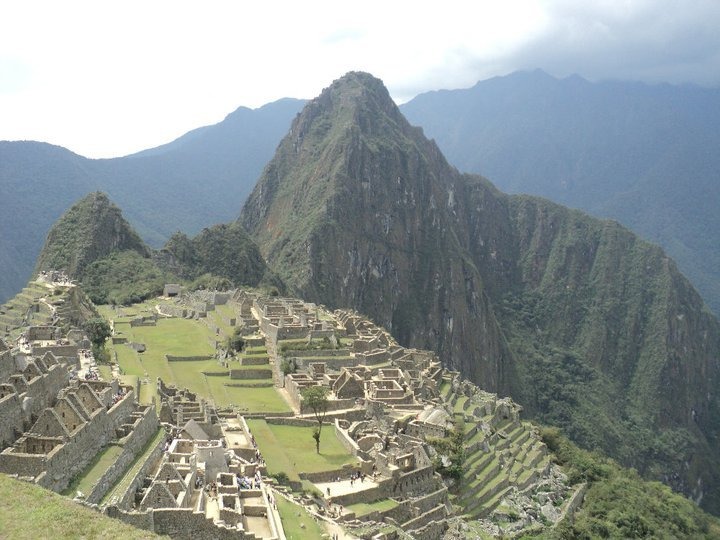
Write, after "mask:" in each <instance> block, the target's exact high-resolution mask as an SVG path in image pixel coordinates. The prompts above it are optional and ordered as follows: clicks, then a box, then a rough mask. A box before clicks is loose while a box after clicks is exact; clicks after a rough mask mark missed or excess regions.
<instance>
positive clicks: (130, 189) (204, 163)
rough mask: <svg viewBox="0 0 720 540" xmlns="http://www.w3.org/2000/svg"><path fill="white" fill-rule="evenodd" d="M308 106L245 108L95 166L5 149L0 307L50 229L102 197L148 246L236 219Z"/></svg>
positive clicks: (2, 145)
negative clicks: (91, 198) (89, 197)
mask: <svg viewBox="0 0 720 540" xmlns="http://www.w3.org/2000/svg"><path fill="white" fill-rule="evenodd" d="M302 104H303V101H301V100H295V99H283V100H280V101H277V102H274V103H270V104H268V105H265V106H264V107H261V108H259V109H255V110H250V109H247V108H245V107H241V108H240V109H238V110H237V111H235V112H234V113H232V114H230V115H228V116H227V118H225V120H223V121H222V122H220V123H219V124H216V125H213V126H207V127H203V128H200V129H197V130H194V131H192V132H190V133H188V134H186V135H184V136H182V137H180V138H179V139H177V140H175V141H173V142H172V143H169V144H167V145H164V146H160V147H158V148H154V149H152V150H147V151H145V152H141V153H139V154H133V155H131V156H126V157H122V158H116V159H106V160H91V159H87V158H84V157H82V156H79V155H77V154H73V153H72V152H70V151H68V150H66V149H64V148H60V147H57V146H52V145H49V144H45V143H36V142H0V200H2V201H3V211H2V212H0V302H1V301H3V300H4V299H6V298H9V297H10V296H12V295H13V294H15V293H16V292H17V291H19V290H20V289H21V288H22V287H23V286H24V285H25V283H26V282H27V280H28V279H29V277H30V274H31V272H32V269H33V266H34V264H35V260H36V258H37V256H38V253H39V252H40V249H41V247H42V245H43V241H44V239H45V235H46V234H47V232H48V230H49V228H50V226H51V225H52V224H53V223H54V222H55V221H56V220H57V219H58V218H59V217H60V215H61V214H62V213H63V212H64V211H65V210H66V209H67V208H68V207H69V206H70V205H71V204H72V203H73V202H74V201H77V200H78V199H80V198H81V197H83V196H85V194H87V193H88V192H91V191H96V190H100V191H103V192H106V193H108V194H109V195H110V197H111V198H112V199H113V200H114V201H115V202H116V203H117V204H118V205H119V206H120V207H122V208H123V209H124V210H125V214H126V217H127V219H128V221H129V222H130V223H131V224H132V225H133V227H134V228H135V229H136V230H137V231H138V233H139V234H140V235H141V236H142V237H143V238H144V239H145V241H146V242H148V243H149V244H151V245H152V246H155V247H159V246H161V245H162V244H163V243H164V242H165V241H166V240H167V239H168V238H169V237H170V236H171V235H172V234H173V233H174V232H175V231H177V230H182V231H183V232H185V233H187V234H190V235H195V234H196V233H198V232H199V231H200V230H201V229H202V228H204V227H207V226H209V225H212V224H213V223H218V222H222V221H230V220H232V219H234V218H235V217H237V209H238V205H240V204H241V203H242V201H243V200H244V199H245V197H246V196H247V194H248V193H249V192H250V190H251V189H252V187H253V185H254V184H255V181H256V180H257V178H258V176H259V175H260V172H261V171H262V168H263V166H264V165H265V164H266V163H267V162H268V161H269V159H270V158H271V157H272V154H273V152H274V150H275V148H276V146H277V143H278V141H279V140H280V139H281V138H282V136H283V134H284V133H285V132H286V131H287V128H288V125H289V124H290V120H291V119H292V117H293V116H294V115H295V114H296V113H297V111H299V110H300V108H301V107H302Z"/></svg>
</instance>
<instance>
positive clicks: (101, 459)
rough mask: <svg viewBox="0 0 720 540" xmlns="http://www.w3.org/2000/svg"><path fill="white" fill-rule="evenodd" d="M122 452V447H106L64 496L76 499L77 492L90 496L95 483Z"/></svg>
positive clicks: (68, 488)
mask: <svg viewBox="0 0 720 540" xmlns="http://www.w3.org/2000/svg"><path fill="white" fill-rule="evenodd" d="M121 452H122V446H118V445H110V446H107V447H105V448H104V449H103V450H101V451H100V452H98V454H97V455H96V456H95V458H94V459H93V460H92V461H91V462H90V464H89V465H88V466H87V468H86V469H85V470H84V471H83V472H82V473H81V474H80V475H78V477H77V478H75V479H74V480H73V481H72V483H71V484H70V485H69V486H68V487H67V489H65V491H63V493H62V494H63V495H68V496H71V497H74V496H75V492H76V491H81V492H82V493H84V494H85V495H89V494H90V491H91V490H92V487H93V486H94V485H95V482H97V481H98V480H99V479H100V477H101V476H102V475H103V474H105V471H107V470H108V468H109V467H110V465H112V464H113V463H115V460H116V459H117V458H118V456H119V455H120V453H121Z"/></svg>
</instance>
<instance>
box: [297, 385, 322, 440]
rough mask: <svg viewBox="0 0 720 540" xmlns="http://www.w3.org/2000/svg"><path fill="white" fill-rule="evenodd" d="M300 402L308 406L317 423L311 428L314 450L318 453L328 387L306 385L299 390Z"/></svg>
mask: <svg viewBox="0 0 720 540" xmlns="http://www.w3.org/2000/svg"><path fill="white" fill-rule="evenodd" d="M301 395H302V403H303V405H305V406H306V407H308V408H309V409H310V410H311V411H312V412H313V415H314V416H315V420H316V421H317V423H318V425H317V427H316V428H314V429H313V434H312V436H313V439H314V440H315V451H316V452H317V453H318V454H319V453H320V437H321V434H322V427H323V421H324V420H325V414H326V413H327V408H328V389H327V388H326V387H324V386H308V387H307V388H303V389H302V390H301Z"/></svg>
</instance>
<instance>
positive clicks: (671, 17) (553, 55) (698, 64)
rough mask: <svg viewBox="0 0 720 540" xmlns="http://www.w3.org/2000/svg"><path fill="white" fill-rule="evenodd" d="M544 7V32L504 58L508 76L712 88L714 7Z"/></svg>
mask: <svg viewBox="0 0 720 540" xmlns="http://www.w3.org/2000/svg"><path fill="white" fill-rule="evenodd" d="M545 7H546V15H547V20H548V21H550V22H549V25H548V27H547V28H546V31H545V32H544V33H543V34H542V35H539V36H538V37H537V38H536V39H534V40H533V41H531V42H530V43H528V44H527V46H526V47H523V48H522V49H521V50H519V51H517V53H516V54H514V55H511V56H509V57H508V58H506V60H505V61H506V64H507V65H508V67H509V68H511V69H518V68H523V69H529V68H536V67H541V68H543V69H546V70H547V71H549V72H551V73H553V74H555V75H568V74H572V73H580V74H582V75H583V76H585V77H587V78H590V79H631V80H643V81H647V82H658V81H665V82H674V83H684V82H694V83H698V84H705V85H713V86H715V85H718V84H720V69H719V68H720V32H718V31H717V29H718V28H720V2H717V1H715V0H676V1H671V2H655V1H646V0H635V1H628V2H615V1H614V2H610V1H604V2H593V3H587V2H576V1H575V2H574V1H569V0H562V1H553V2H548V3H547V4H546V6H545Z"/></svg>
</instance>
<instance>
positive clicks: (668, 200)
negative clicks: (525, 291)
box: [401, 71, 720, 314]
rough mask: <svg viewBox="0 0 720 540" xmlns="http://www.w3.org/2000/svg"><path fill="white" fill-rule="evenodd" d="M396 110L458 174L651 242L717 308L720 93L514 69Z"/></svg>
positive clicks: (719, 280)
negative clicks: (606, 220) (614, 223)
mask: <svg viewBox="0 0 720 540" xmlns="http://www.w3.org/2000/svg"><path fill="white" fill-rule="evenodd" d="M401 110H402V111H403V114H405V115H406V116H407V118H408V119H409V120H410V122H412V123H413V124H417V125H420V126H423V128H424V129H425V131H426V133H427V134H428V136H430V137H432V138H434V139H435V140H436V141H437V143H438V145H439V146H440V148H441V149H442V151H443V153H444V154H445V155H446V156H447V157H448V159H449V161H450V162H451V163H453V164H454V165H456V166H457V167H459V168H460V169H461V170H463V171H468V172H474V173H479V174H483V175H486V176H488V177H489V178H492V179H493V181H495V182H496V183H497V185H498V186H499V187H500V188H501V189H504V190H506V191H509V192H513V193H531V194H535V195H541V196H544V197H548V198H550V199H552V200H554V201H556V202H559V203H562V204H564V205H568V206H572V207H575V208H581V209H584V210H586V211H588V212H590V213H592V214H593V215H597V216H601V217H610V218H613V219H617V220H618V221H620V222H621V223H623V224H624V225H626V226H627V227H630V228H631V229H632V230H633V231H635V232H637V233H639V234H641V235H642V236H644V237H645V238H647V239H650V240H652V241H654V242H657V243H659V244H660V245H662V246H663V247H664V248H665V249H666V250H667V252H668V253H669V254H670V255H671V256H672V257H673V258H674V259H675V260H677V262H678V264H679V266H680V268H681V269H682V271H683V272H684V273H685V274H686V275H687V276H688V277H689V278H690V280H691V281H692V282H693V283H694V284H695V286H696V287H697V288H698V290H699V291H700V292H701V294H702V295H703V297H704V298H705V300H706V302H707V303H708V305H709V306H710V307H711V308H712V309H713V310H714V311H715V313H716V314H717V313H720V270H718V269H719V268H720V247H719V246H720V241H718V232H717V231H720V215H719V214H718V212H717V208H718V207H720V190H718V189H717V178H718V176H719V175H720V156H719V155H718V152H717V151H716V150H717V148H718V146H719V145H720V130H719V129H718V126H720V90H718V89H704V88H698V87H693V86H671V85H655V86H651V85H646V84H641V83H631V82H602V83H590V82H588V81H585V80H583V79H582V78H580V77H577V76H574V77H569V78H567V79H563V80H558V79H555V78H553V77H551V76H549V75H547V74H545V73H543V72H541V71H535V72H519V73H513V74H511V75H508V76H505V77H496V78H493V79H489V80H486V81H481V82H479V83H478V84H477V85H475V86H474V87H473V88H469V89H466V90H452V91H438V92H429V93H426V94H422V95H420V96H417V97H416V98H414V99H413V100H411V101H410V102H408V103H406V104H404V105H402V106H401Z"/></svg>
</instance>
